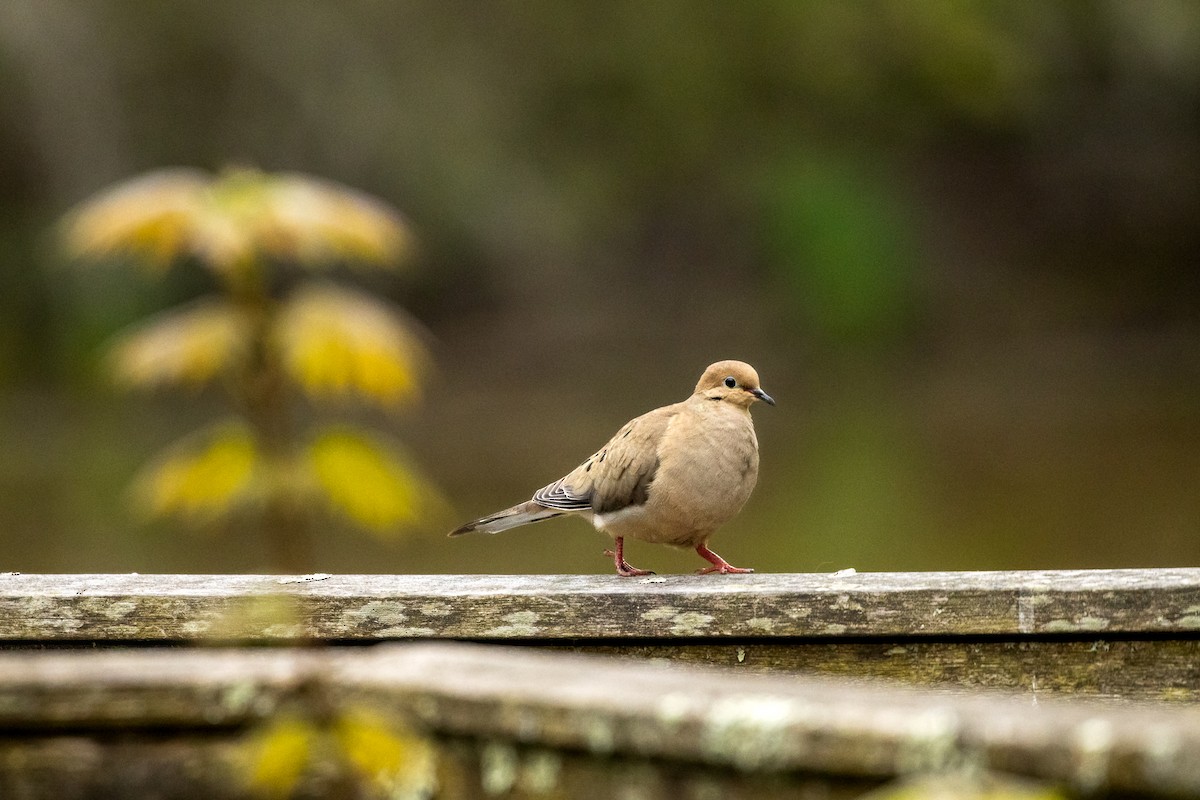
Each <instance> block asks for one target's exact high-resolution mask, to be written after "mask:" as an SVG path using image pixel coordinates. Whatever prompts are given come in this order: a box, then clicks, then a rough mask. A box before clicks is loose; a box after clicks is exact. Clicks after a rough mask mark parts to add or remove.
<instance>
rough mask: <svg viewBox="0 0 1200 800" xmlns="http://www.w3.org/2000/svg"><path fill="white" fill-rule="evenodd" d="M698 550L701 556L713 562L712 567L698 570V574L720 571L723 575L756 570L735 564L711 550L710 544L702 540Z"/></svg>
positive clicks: (697, 546) (697, 547)
mask: <svg viewBox="0 0 1200 800" xmlns="http://www.w3.org/2000/svg"><path fill="white" fill-rule="evenodd" d="M696 552H697V553H699V554H700V557H701V558H703V559H704V560H706V561H711V562H712V566H711V567H708V568H707V569H698V570H696V574H697V575H707V574H708V573H710V572H719V573H721V574H722V575H728V574H729V573H731V572H738V573H741V572H754V570H752V569H744V568H742V567H735V566H733V565H732V564H730V563H729V562H728V561H726V560H725V559H723V558H721V557H720V556H719V555H717V554H716V553H714V552H713V551H712V550H709V549H708V544H707V543H705V542H701V543H700V544H698V545H696Z"/></svg>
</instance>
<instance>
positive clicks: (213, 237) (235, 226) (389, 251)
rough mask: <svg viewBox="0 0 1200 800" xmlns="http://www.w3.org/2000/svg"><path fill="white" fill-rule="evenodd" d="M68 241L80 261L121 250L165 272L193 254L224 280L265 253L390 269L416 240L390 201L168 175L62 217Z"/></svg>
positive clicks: (227, 176)
mask: <svg viewBox="0 0 1200 800" xmlns="http://www.w3.org/2000/svg"><path fill="white" fill-rule="evenodd" d="M63 238H64V240H65V243H66V246H67V249H68V252H70V253H71V254H72V255H73V256H76V257H80V256H86V257H93V258H95V257H104V256H108V255H113V254H125V255H131V256H134V257H136V258H138V259H139V260H142V261H144V262H145V263H146V264H147V265H150V266H154V267H160V268H161V267H166V266H167V265H169V264H170V263H171V262H172V261H174V260H175V259H177V258H179V257H181V256H186V255H194V256H196V257H198V258H199V259H200V260H201V261H202V262H203V263H204V264H206V265H207V266H208V267H209V268H211V269H213V270H214V271H216V272H218V273H221V274H223V275H226V276H228V275H232V274H235V273H238V272H240V271H246V270H250V269H254V268H255V267H254V264H255V262H256V261H257V260H258V259H260V258H262V257H270V258H276V259H281V260H293V261H298V262H300V263H302V264H305V265H306V266H316V267H320V266H327V265H329V264H330V263H332V262H335V261H341V260H348V261H352V262H360V263H366V264H372V265H378V266H391V265H394V264H395V263H397V262H398V261H399V259H400V258H401V257H402V256H403V255H404V253H405V251H406V250H407V249H408V248H409V242H410V238H411V236H410V234H409V231H408V226H407V225H406V223H405V222H404V220H403V218H402V217H401V216H400V214H399V213H398V212H396V211H394V210H392V209H391V208H389V207H388V206H387V205H385V204H384V203H382V202H380V201H378V200H375V199H373V198H371V197H368V196H366V195H364V194H362V193H360V192H357V191H355V190H353V189H351V188H349V187H346V186H340V185H338V184H335V183H331V182H328V181H323V180H319V179H317V178H313V177H310V176H307V175H300V174H295V173H289V174H270V173H263V172H259V171H258V170H253V169H231V170H226V171H224V172H222V173H221V174H219V175H217V176H212V175H208V174H206V173H203V172H200V171H198V170H190V169H164V170H159V171H157V172H151V173H148V174H146V175H143V176H141V177H138V178H134V179H132V180H129V181H126V182H124V183H122V184H118V185H117V186H116V187H113V188H111V189H109V190H107V191H105V192H102V193H100V194H99V195H97V196H95V197H94V198H92V199H90V200H88V201H86V202H84V203H83V204H81V205H80V206H79V208H78V209H76V210H75V211H74V212H72V213H71V214H70V215H69V216H68V217H67V219H66V220H65V222H64V229H63Z"/></svg>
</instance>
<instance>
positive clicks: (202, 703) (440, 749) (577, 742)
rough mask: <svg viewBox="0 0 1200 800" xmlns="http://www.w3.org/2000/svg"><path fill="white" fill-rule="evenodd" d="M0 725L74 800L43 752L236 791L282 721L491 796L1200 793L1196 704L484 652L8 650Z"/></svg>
mask: <svg viewBox="0 0 1200 800" xmlns="http://www.w3.org/2000/svg"><path fill="white" fill-rule="evenodd" d="M363 720H365V722H363ZM0 727H2V728H3V730H4V733H5V736H4V737H3V740H2V741H0V788H2V787H5V786H25V787H26V788H28V782H29V781H33V782H34V784H35V786H34V790H30V791H25V790H22V792H19V793H12V794H9V793H6V794H5V795H4V796H27V797H39V796H45V797H61V796H69V794H61V793H59V794H51V793H49V792H41V793H40V794H39V790H38V786H41V785H51V784H53V783H54V781H56V780H58V778H57V777H56V776H55V774H53V771H52V770H48V769H47V768H46V765H47V764H52V763H53V762H54V760H55V759H69V760H67V761H64V762H63V763H64V765H65V767H66V769H65V770H64V772H63V773H62V774H63V775H75V778H72V780H75V779H78V780H81V781H84V782H85V783H86V782H87V781H93V782H95V783H93V784H91V785H94V786H100V787H106V788H105V791H106V792H107V794H105V793H104V792H101V793H99V794H96V793H93V794H92V795H91V796H122V797H138V796H150V794H152V795H153V796H156V797H184V796H192V795H189V794H187V793H186V792H185V791H184V789H186V791H187V792H192V793H193V794H194V795H206V796H214V797H226V796H230V797H240V796H243V795H239V794H237V792H238V791H243V792H248V791H249V790H248V789H245V788H244V787H243V789H237V788H236V786H235V784H236V785H241V784H238V783H237V781H236V780H234V781H233V783H230V781H231V780H232V779H233V778H238V777H239V776H240V779H244V778H245V777H246V775H247V773H246V770H247V769H250V770H251V771H253V765H254V764H255V763H261V761H258V762H256V760H255V759H256V758H261V757H262V753H264V752H271V748H270V747H265V748H264V746H263V742H264V741H266V742H268V743H270V742H272V741H280V740H277V739H272V736H273V735H275V734H277V733H279V732H280V731H282V733H283V734H287V735H289V736H292V740H295V739H296V738H297V736H299V738H300V739H302V740H306V741H307V740H308V739H311V740H313V741H316V742H318V743H320V747H319V748H316V747H315V746H314V748H310V749H309V750H305V751H304V752H311V753H316V752H322V753H325V754H326V755H329V754H330V753H332V754H333V756H331V757H332V758H333V759H334V762H335V763H341V764H342V765H343V766H346V765H353V764H355V763H358V762H357V761H356V760H355V758H356V757H355V756H353V755H352V754H351V753H353V752H355V750H354V748H355V747H357V748H358V751H360V752H367V751H371V750H372V749H373V750H374V751H375V752H383V753H385V754H386V753H387V752H389V748H391V749H392V750H395V749H397V748H398V749H399V750H400V751H401V752H408V751H409V750H413V751H414V752H415V750H414V748H417V749H419V748H418V744H417V743H418V742H424V743H425V744H423V745H421V747H426V746H427V747H429V748H431V752H432V753H433V756H432V762H433V763H434V764H435V767H436V765H437V764H440V765H441V767H440V768H436V773H437V775H438V776H442V777H438V778H437V780H440V781H443V782H445V781H449V780H451V778H449V777H445V776H446V775H467V776H468V778H466V779H465V780H466V781H467V784H469V785H467V784H464V786H465V787H466V788H463V789H462V791H461V792H460V793H451V794H445V795H442V796H447V797H459V796H461V797H475V796H489V795H490V796H498V795H499V794H502V793H503V791H505V790H504V789H503V787H504V786H508V787H509V788H512V787H515V786H517V785H518V783H520V782H522V781H524V782H530V781H532V782H534V783H537V782H538V781H542V783H539V784H537V785H539V786H541V787H543V789H542V790H544V791H543V793H546V792H550V791H552V790H553V789H554V787H555V786H558V787H559V788H562V787H563V786H567V785H571V786H590V787H593V788H595V789H596V793H594V794H592V795H587V794H578V795H577V794H568V795H567V796H585V797H586V796H615V795H617V794H619V792H618V791H617V790H618V789H619V788H620V787H621V786H622V785H627V782H628V781H634V780H637V781H642V782H643V783H645V785H647V786H662V787H667V788H668V789H669V788H670V787H676V789H677V788H678V786H680V785H681V783H680V782H681V781H686V780H692V779H694V780H697V781H701V782H704V781H714V782H715V784H714V785H716V786H717V787H718V788H721V787H724V788H723V789H722V791H725V793H726V794H727V795H728V796H732V797H741V796H754V794H753V793H754V792H759V796H768V795H763V794H761V793H762V792H765V791H768V790H769V791H770V792H772V793H774V794H775V795H777V796H784V797H786V796H800V795H801V794H802V791H801V790H802V789H803V788H804V787H806V786H807V787H808V788H809V789H812V788H814V787H815V786H816V785H817V784H821V785H826V789H827V790H828V791H829V792H831V793H832V795H833V796H837V795H838V794H839V793H841V792H842V791H843V790H844V791H845V792H846V793H850V792H852V791H853V792H858V791H862V790H863V789H864V788H867V787H869V786H872V785H880V784H883V783H886V782H889V781H894V780H898V779H904V778H906V777H911V776H915V775H927V774H948V773H949V774H954V775H960V776H961V775H965V774H971V775H979V774H990V773H1006V774H1013V775H1019V776H1024V777H1025V778H1027V779H1030V780H1034V781H1037V782H1039V783H1040V784H1041V785H1044V786H1052V787H1059V788H1060V789H1061V790H1062V791H1063V792H1065V793H1067V794H1069V795H1072V796H1088V797H1105V796H1114V797H1115V796H1119V795H1121V794H1122V793H1137V794H1139V795H1144V796H1151V797H1153V796H1162V797H1168V796H1181V795H1182V796H1195V795H1198V794H1200V759H1197V758H1196V756H1195V754H1196V753H1198V752H1200V711H1197V710H1195V709H1193V708H1189V707H1178V706H1164V705H1163V704H1150V703H1125V704H1121V705H1112V704H1103V703H1097V702H1088V701H1067V700H1063V699H1046V700H1041V701H1039V702H1038V703H1036V704H1035V703H1033V702H1032V700H1031V698H1029V697H1028V696H1026V695H1013V694H1009V693H995V692H974V693H962V692H946V691H929V690H921V689H913V688H900V687H896V686H894V685H890V684H880V683H871V682H865V681H862V680H856V681H853V682H847V681H842V680H836V679H832V678H829V679H820V678H812V677H799V676H778V675H764V674H743V673H739V672H737V671H734V670H729V669H715V668H701V667H696V666H689V665H683V664H678V663H648V662H644V661H631V660H626V659H609V658H595V657H586V656H580V655H571V654H565V653H550V652H541V651H534V650H531V649H528V648H511V647H501V648H497V647H487V646H479V645H452V644H422V645H388V646H380V647H374V648H356V649H340V650H332V649H312V648H310V649H300V650H290V649H289V650H284V649H278V650H257V651H251V652H246V651H230V650H208V649H190V650H153V651H132V652H131V651H125V652H121V651H110V652H98V653H96V652H45V653H5V654H0ZM281 735H282V734H281ZM283 740H286V736H285V737H284V739H283ZM72 743H74V744H72ZM338 743H340V744H338ZM368 745H369V746H368ZM339 747H340V748H342V749H338V748H339ZM72 748H75V749H72ZM279 749H280V748H276V751H278V750H279ZM282 749H283V750H284V751H285V756H286V755H287V753H289V752H290V753H292V754H293V755H292V756H291V757H296V756H295V753H296V752H297V751H296V750H295V748H292V749H290V750H289V749H288V748H282ZM56 753H57V754H58V755H55V754H56ZM72 753H75V754H76V755H71V754H72ZM256 754H257V755H256ZM109 756H112V757H114V758H127V759H128V760H130V763H132V760H133V759H134V758H135V756H136V757H138V758H141V759H142V761H143V762H144V763H146V764H148V765H151V766H153V768H151V766H147V767H146V768H145V770H144V771H143V774H144V775H145V776H149V777H146V778H145V780H147V781H149V780H152V779H153V780H155V781H164V782H166V781H178V782H179V785H180V786H184V789H180V790H179V791H175V790H174V784H172V785H171V791H168V790H167V787H166V786H165V785H163V786H159V787H158V790H157V791H155V792H153V793H150V794H146V795H139V794H138V793H137V791H136V785H137V780H140V779H138V778H136V774H135V772H134V771H132V770H133V767H132V766H130V767H129V768H128V770H125V768H124V767H122V768H121V769H116V768H114V767H111V766H107V764H109V763H110V762H108V760H107V759H108V758H109ZM313 757H315V756H313ZM339 759H340V761H339ZM159 761H161V762H162V763H157V762H159ZM222 764H224V765H225V767H221V765H222ZM247 764H249V765H251V766H249V767H247ZM285 764H286V762H285ZM39 765H42V766H39ZM447 765H449V766H447ZM464 765H466V766H464ZM470 765H474V766H470ZM276 766H278V765H276ZM467 767H470V768H467ZM72 770H74V772H72ZM231 770H232V772H231ZM238 770H242V771H241V772H238ZM89 775H90V777H89ZM156 775H157V776H163V777H160V778H153V776H156ZM319 775H320V772H319V771H318V773H317V777H318V778H319ZM639 775H640V776H641V777H637V776H639ZM122 776H123V777H122ZM231 776H232V778H231ZM343 777H344V776H343ZM410 777H411V776H410ZM339 779H341V778H339ZM193 780H194V781H196V783H195V784H194V785H193V784H188V782H189V781H193ZM331 780H332V779H331ZM455 780H459V779H455ZM21 781H25V782H26V783H24V784H22V783H21ZM39 781H44V782H45V784H39ZM105 781H109V783H105ZM112 781H118V782H125V783H124V784H123V785H125V788H127V789H128V791H117V790H116V789H114V788H113V784H112ZM206 781H208V782H216V781H224V783H222V784H221V786H222V787H224V788H221V789H220V791H216V790H210V789H209V788H208V785H207V783H206ZM555 781H561V782H562V783H555ZM572 782H574V783H572ZM229 786H235V788H229ZM547 786H549V789H546V788H545V787H547ZM498 787H499V788H498ZM747 787H748V788H747ZM117 788H120V787H117ZM542 790H539V791H542ZM580 791H581V792H582V791H583V790H582V789H581V790H580ZM601 791H604V792H607V794H603V795H601V794H599V792H601ZM664 791H666V790H665V789H664ZM823 791H824V790H823ZM173 792H174V793H173ZM668 793H669V792H668ZM85 796H87V795H86V794H85ZM247 796H248V795H247ZM310 796H333V795H332V794H326V795H320V794H317V795H310ZM518 796H520V795H518ZM531 796H532V795H531ZM646 796H648V797H659V796H665V794H664V795H660V794H653V793H652V794H648V795H646ZM673 796H675V797H678V796H679V794H678V793H676V794H674V795H673Z"/></svg>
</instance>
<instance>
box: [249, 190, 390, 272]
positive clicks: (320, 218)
mask: <svg viewBox="0 0 1200 800" xmlns="http://www.w3.org/2000/svg"><path fill="white" fill-rule="evenodd" d="M269 195H270V212H269V215H268V217H267V219H265V220H264V225H263V229H262V232H263V235H262V241H263V242H264V249H265V250H267V252H269V253H271V254H272V255H273V256H275V257H277V258H291V259H295V260H297V261H299V262H301V263H303V264H307V265H310V266H311V265H320V264H322V263H327V262H329V261H334V260H339V259H350V260H351V261H357V262H364V263H368V264H380V265H386V264H391V263H395V262H396V261H398V260H399V259H400V257H401V256H402V255H403V254H404V252H405V251H406V250H407V249H408V248H409V239H410V236H409V233H408V227H407V225H406V224H405V222H404V220H403V219H402V218H401V217H400V215H399V214H398V213H397V212H396V211H394V210H392V209H391V208H389V207H387V206H385V205H384V204H383V203H380V202H379V201H377V200H375V199H373V198H371V197H368V196H367V195H365V194H362V193H360V192H356V191H354V190H352V189H349V188H347V187H345V186H338V185H336V184H333V183H329V182H326V181H321V180H318V179H315V178H311V177H308V176H305V175H297V174H283V175H278V176H276V177H275V178H274V179H273V180H272V182H271V185H270V187H269Z"/></svg>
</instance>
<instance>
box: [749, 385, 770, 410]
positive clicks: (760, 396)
mask: <svg viewBox="0 0 1200 800" xmlns="http://www.w3.org/2000/svg"><path fill="white" fill-rule="evenodd" d="M750 394H752V395H754V396H755V397H757V398H758V399H759V400H762V401H763V402H764V403H766V404H767V405H769V406H773V405H775V399H774V398H773V397H771V395H769V394H767V393H766V392H764V391H763V390H762V389H751V390H750Z"/></svg>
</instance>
